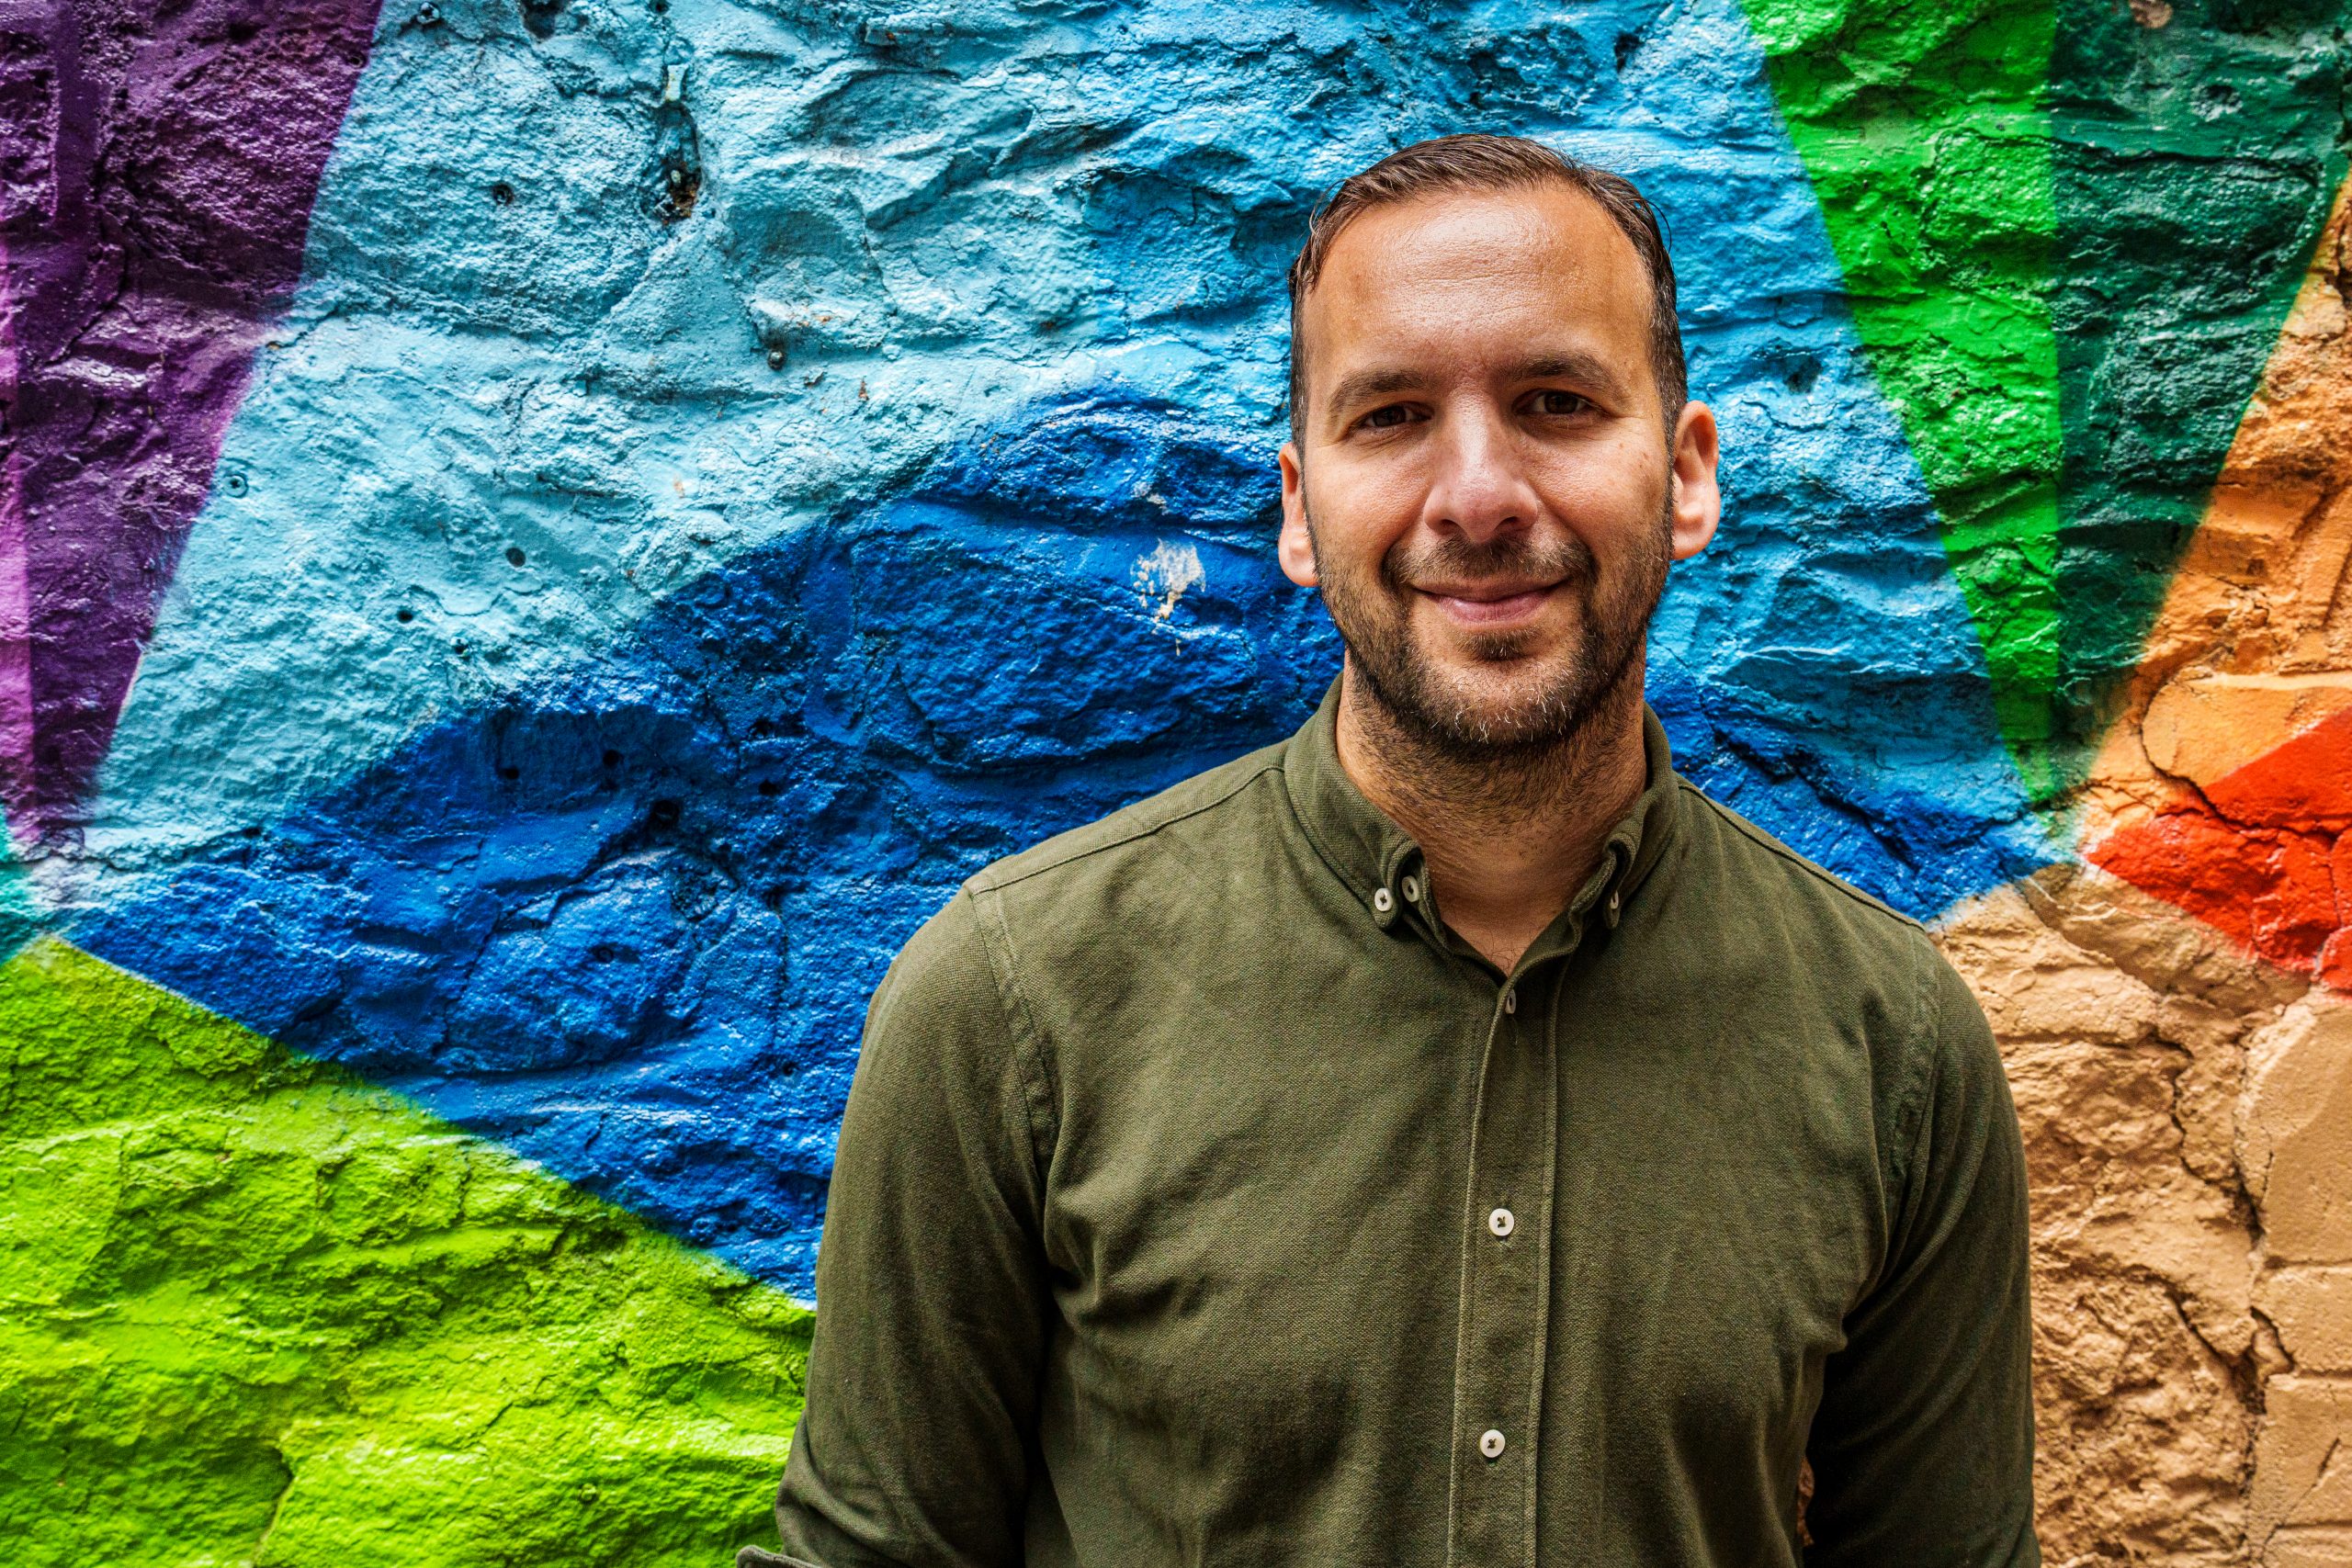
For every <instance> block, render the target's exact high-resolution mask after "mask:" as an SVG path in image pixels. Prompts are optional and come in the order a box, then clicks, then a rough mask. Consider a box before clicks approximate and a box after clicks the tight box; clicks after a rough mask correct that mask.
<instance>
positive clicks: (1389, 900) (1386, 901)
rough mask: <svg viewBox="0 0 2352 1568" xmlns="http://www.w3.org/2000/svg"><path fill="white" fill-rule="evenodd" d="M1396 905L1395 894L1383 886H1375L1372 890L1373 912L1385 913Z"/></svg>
mask: <svg viewBox="0 0 2352 1568" xmlns="http://www.w3.org/2000/svg"><path fill="white" fill-rule="evenodd" d="M1396 907H1397V898H1396V896H1395V895H1394V894H1392V893H1390V892H1389V891H1388V889H1386V888H1385V887H1375V888H1374V889H1373V890H1372V908H1373V912H1374V914H1380V915H1385V914H1386V913H1388V911H1389V910H1391V909H1393V908H1396Z"/></svg>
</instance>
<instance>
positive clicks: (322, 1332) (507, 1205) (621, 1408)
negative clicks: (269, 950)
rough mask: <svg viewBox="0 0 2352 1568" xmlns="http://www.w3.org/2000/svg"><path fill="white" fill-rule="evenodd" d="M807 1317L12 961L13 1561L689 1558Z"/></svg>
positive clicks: (214, 1024) (91, 983) (3, 1301)
mask: <svg viewBox="0 0 2352 1568" xmlns="http://www.w3.org/2000/svg"><path fill="white" fill-rule="evenodd" d="M808 1341H809V1314H807V1313H806V1312H805V1311H804V1310H803V1309H802V1308H800V1307H799V1306H797V1305H796V1304H795V1303H793V1302H791V1301H790V1300H789V1299H787V1298H786V1297H785V1296H784V1295H782V1294H781V1293H779V1292H775V1291H774V1290H771V1289H769V1288H766V1287H763V1286H760V1285H757V1284H755V1283H753V1282H752V1281H750V1280H746V1279H744V1278H743V1277H742V1276H741V1275H739V1274H737V1273H734V1272H733V1271H731V1270H729V1269H727V1268H725V1267H723V1266H722V1265H720V1264H718V1262H716V1261H715V1260H713V1259H711V1258H707V1257H706V1256H704V1255H702V1254H699V1253H697V1252H695V1251H694V1250H692V1249H691V1248H688V1247H683V1246H681V1245H679V1244H677V1243H675V1242H673V1241H671V1240H669V1239H667V1238H665V1237H663V1236H662V1235H657V1234H654V1233H652V1232H650V1231H649V1230H648V1229H646V1227H645V1226H644V1225H643V1224H640V1223H639V1222H637V1221H635V1220H633V1219H632V1218H630V1217H629V1216H628V1215H627V1214H626V1213H622V1212H620V1211H619V1210H616V1209H615V1208H614V1207H613V1206H611V1205H610V1204H607V1203H605V1202H603V1201H599V1200H597V1199H594V1198H593V1197H590V1196H588V1195H586V1194H584V1193H582V1192H580V1191H578V1190H574V1189H572V1188H570V1187H568V1186H567V1185H565V1184H564V1183H562V1182H560V1181H558V1180H556V1179H553V1178H551V1177H548V1176H547V1175H545V1174H544V1173H542V1172H540V1171H538V1170H537V1169H535V1168H532V1167H530V1166H529V1165H527V1164H526V1163H525V1162H523V1161H520V1160H518V1159H517V1158H515V1156H512V1155H509V1154H506V1153H503V1152H502V1151H501V1150H499V1149H498V1148H497V1147H495V1146H493V1145H487V1144H484V1143H482V1142H481V1141H480V1140H477V1139H473V1138H469V1137H467V1136H464V1135H462V1134H457V1133H455V1132H453V1131H451V1130H450V1129H449V1128H448V1127H447V1126H446V1125H445V1124H442V1123H440V1122H435V1120H434V1119H433V1118H431V1117H429V1116H427V1115H425V1114H424V1113H423V1112H421V1111H417V1110H416V1109H415V1108H414V1107H413V1106H411V1105H409V1104H407V1103H405V1102H403V1101H401V1100H399V1099H397V1098H396V1097H393V1096H391V1095H389V1094H386V1093H385V1092H383V1091H382V1090H380V1089H370V1088H368V1087H365V1086H364V1085H361V1084H358V1083H356V1082H354V1081H352V1080H350V1079H348V1078H347V1077H344V1076H342V1075H340V1074H339V1073H337V1072H336V1071H335V1070H334V1069H332V1068H330V1067H327V1066H322V1065H320V1064H317V1063H314V1062H311V1061H307V1060H304V1059H300V1058H298V1057H295V1056H293V1055H289V1054H288V1053H287V1052H286V1051H284V1050H282V1049H280V1048H279V1047H277V1046H276V1045H275V1044H273V1043H270V1042H269V1041H267V1040H266V1039H264V1038H262V1037H260V1036H258V1035H255V1034H253V1033H251V1032H247V1031H245V1030H243V1029H240V1028H238V1027H236V1026H235V1025H233V1024H231V1023H228V1022H226V1021H222V1020H220V1019H219V1018H216V1017H213V1016H211V1015H209V1014H208V1013H206V1012H204V1011H202V1010H199V1009H197V1008H195V1007H193V1006H191V1005H189V1004H188V1003H187V1002H186V1001H184V1000H182V999H180V998H176V997H174V996H173V995H171V994H170V993H167V992H164V991H163V990H160V989H158V988H156V987H153V986H150V985H148V984H146V983H144V982H142V981H141V980H139V979H138V978H136V977H135V976H130V975H128V974H126V973H124V972H123V971H121V970H119V969H115V968H112V967H111V966H109V965H107V964H103V963H100V962H99V961H97V960H96V959H94V958H91V957H89V956H88V955H87V954H85V953H81V952H79V951H78V950H76V949H74V948H72V947H70V946H68V945H66V944H64V943H62V942H58V941H56V940H55V939H53V938H48V939H42V940H40V941H38V942H34V943H33V944H31V945H30V946H28V947H27V948H25V949H24V950H23V951H22V952H21V953H18V954H17V956H16V957H15V958H14V959H13V960H11V961H10V962H8V963H7V964H6V965H0V1540H6V1541H7V1542H8V1543H9V1545H10V1547H11V1551H9V1553H8V1560H9V1561H10V1562H13V1563H39V1564H50V1563H58V1564H62V1563H75V1564H80V1563H132V1562H135V1563H139V1564H141V1565H142V1568H144V1565H151V1564H152V1565H164V1564H178V1565H186V1568H198V1565H203V1568H213V1565H225V1564H246V1563H251V1564H269V1565H294V1564H316V1565H318V1568H330V1565H332V1568H375V1565H379V1564H380V1565H383V1568H394V1565H398V1568H433V1565H438V1564H467V1565H475V1564H506V1563H515V1564H523V1563H529V1564H535V1565H538V1564H567V1565H568V1564H582V1565H586V1564H614V1565H618V1564H628V1565H630V1568H650V1565H657V1564H670V1563H676V1564H681V1565H683V1564H686V1563H695V1564H699V1565H701V1568H710V1565H711V1564H714V1563H723V1562H727V1561H729V1557H730V1555H731V1552H732V1550H733V1548H734V1547H736V1546H737V1545H739V1544H743V1543H747V1542H752V1541H759V1540H773V1539H774V1527H773V1525H772V1523H771V1522H770V1520H769V1518H768V1517H767V1512H766V1506H767V1500H768V1498H769V1497H770V1496H771V1495H772V1494H773V1491H774V1486H775V1478H776V1476H777V1475H778V1474H779V1473H780V1472H781V1469H782V1466H783V1462H784V1455H785V1451H786V1443H787V1439H788V1438H789V1435H790V1432H791V1428H792V1426H793V1423H794V1421H795V1420H796V1419H797V1416H798V1412H799V1404H800V1389H801V1386H802V1374H803V1371H804V1368H805V1366H806V1364H807V1363H806V1356H807V1348H808Z"/></svg>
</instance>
